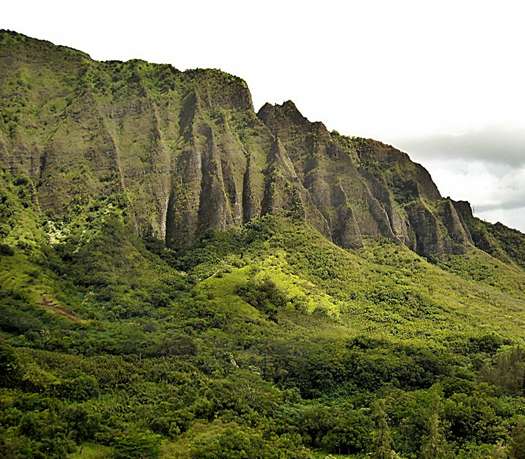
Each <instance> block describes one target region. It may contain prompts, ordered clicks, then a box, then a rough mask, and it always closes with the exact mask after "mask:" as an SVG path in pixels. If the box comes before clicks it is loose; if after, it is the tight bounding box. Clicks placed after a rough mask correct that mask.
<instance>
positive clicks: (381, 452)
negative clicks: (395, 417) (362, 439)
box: [372, 400, 397, 459]
mask: <svg viewBox="0 0 525 459" xmlns="http://www.w3.org/2000/svg"><path fill="white" fill-rule="evenodd" d="M374 418H375V422H376V429H377V430H376V440H375V448H374V452H373V454H372V457H373V458H374V459H394V458H395V457H396V456H397V454H396V453H395V451H394V450H393V449H392V436H391V435H390V428H389V426H388V418H387V415H386V412H385V401H384V400H378V401H377V402H376V404H375V406H374Z"/></svg>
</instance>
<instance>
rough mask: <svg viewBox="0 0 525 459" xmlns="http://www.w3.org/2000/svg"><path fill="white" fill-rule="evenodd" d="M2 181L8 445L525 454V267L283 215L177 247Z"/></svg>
mask: <svg viewBox="0 0 525 459" xmlns="http://www.w3.org/2000/svg"><path fill="white" fill-rule="evenodd" d="M3 180H4V185H5V186H4V188H3V190H4V191H3V195H2V196H3V198H2V201H3V207H2V215H3V222H4V225H3V227H2V231H3V235H4V236H5V237H4V241H5V242H4V245H2V258H1V264H2V272H1V275H0V287H1V292H2V293H1V295H2V301H1V305H0V307H1V308H2V313H1V314H0V321H1V322H0V326H1V329H2V345H1V365H2V387H3V388H2V389H1V396H0V400H1V401H0V407H1V410H2V411H1V413H2V414H1V417H0V419H1V427H0V428H1V430H0V435H1V444H0V445H1V446H0V448H1V451H2V452H3V453H4V456H5V457H65V456H67V455H68V454H71V455H72V456H71V457H158V456H159V455H160V457H180V458H212V457H214V458H215V457H225V458H226V457H227V458H230V457H239V458H240V457H264V458H266V457H269V458H270V457H276V458H277V457H291V458H295V457H325V456H327V455H328V454H333V455H337V454H346V455H355V456H356V457H359V456H360V455H361V456H363V455H366V454H369V453H372V454H376V456H375V457H389V456H386V455H383V456H381V455H377V454H379V453H378V451H380V450H381V448H387V449H389V450H390V449H392V450H395V451H396V452H397V454H399V456H400V457H407V458H409V457H428V458H430V457H469V458H477V457H506V456H505V455H504V453H503V451H504V450H505V451H508V452H510V451H514V453H513V454H514V456H513V457H522V456H520V454H522V452H519V451H523V449H520V448H523V446H522V437H523V433H522V432H523V427H521V416H522V415H525V400H524V399H523V398H522V396H523V377H524V368H525V365H524V364H525V355H524V354H523V351H521V350H520V347H519V346H520V345H521V344H522V342H523V339H524V335H525V332H524V328H523V321H524V320H525V289H524V285H525V273H524V272H523V271H522V270H521V269H519V268H517V267H515V266H508V265H505V264H504V263H502V262H500V261H499V260H497V259H496V258H492V257H491V256H489V255H487V254H486V253H485V252H482V251H479V250H477V249H475V248H472V250H471V251H470V252H468V253H467V254H466V255H455V256H451V257H449V258H448V259H444V260H442V261H441V262H440V264H439V265H436V264H432V263H430V262H428V261H427V260H425V259H423V258H421V257H420V256H418V255H417V254H415V253H414V252H412V251H410V250H409V249H408V248H405V247H404V246H403V245H399V244H393V243H392V242H389V241H386V240H385V241H383V242H378V241H375V240H374V241H369V242H368V243H366V244H365V246H364V247H363V248H362V249H359V250H357V251H349V250H345V249H342V248H340V247H338V246H336V245H334V244H333V243H331V242H329V241H327V240H326V239H325V238H324V237H323V236H322V235H321V234H320V233H318V232H317V231H316V230H315V229H313V228H311V227H309V226H308V225H305V224H304V223H303V222H301V221H299V220H289V219H286V218H283V217H271V216H267V217H264V218H261V219H256V220H253V221H252V222H250V223H248V224H246V225H244V226H243V227H239V228H235V229H231V230H229V231H226V232H209V233H207V234H205V235H204V236H203V237H202V238H201V239H200V240H199V241H198V242H197V243H196V244H195V245H194V246H192V247H191V248H190V249H187V250H185V251H182V252H178V253H176V252H174V251H172V250H170V249H167V248H165V246H164V244H162V242H160V241H157V240H153V239H149V240H145V241H143V240H140V239H139V238H137V237H135V236H133V232H130V231H129V227H128V224H127V223H126V217H125V215H126V209H125V208H122V207H119V204H118V201H116V200H115V199H113V200H110V199H108V200H106V201H105V202H92V203H90V204H88V205H86V206H85V207H83V208H80V209H78V211H77V214H76V215H75V216H74V217H72V218H71V219H70V220H69V221H67V222H63V224H62V226H61V227H60V228H59V227H57V226H56V225H53V224H51V223H50V222H49V221H46V219H45V218H43V217H42V215H41V214H40V213H39V212H38V210H37V209H36V210H35V208H34V206H33V205H32V204H31V202H30V198H29V197H30V190H31V185H30V183H29V182H28V181H25V180H22V179H20V178H18V179H17V178H15V177H12V176H9V175H7V174H4V177H3ZM46 241H50V242H46ZM434 449H435V451H434ZM437 450H439V451H442V453H439V454H438V453H437V452H436V451H437ZM498 451H499V452H498ZM500 453H501V454H502V455H501V456H498V455H497V454H500ZM440 454H441V455H440ZM491 454H492V456H491ZM505 454H507V453H505Z"/></svg>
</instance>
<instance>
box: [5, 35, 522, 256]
mask: <svg viewBox="0 0 525 459" xmlns="http://www.w3.org/2000/svg"><path fill="white" fill-rule="evenodd" d="M0 36H1V37H2V38H1V39H0V43H1V46H2V48H3V49H4V52H3V53H2V56H1V59H2V60H1V64H0V65H1V69H2V74H3V77H2V80H0V81H1V88H2V90H1V93H0V97H2V100H3V101H4V106H7V108H8V109H7V110H5V111H4V113H3V115H4V116H3V120H2V124H1V127H2V129H1V131H3V135H2V137H0V161H1V162H2V163H3V164H4V167H7V168H8V169H9V170H10V171H12V172H13V171H15V170H16V171H18V172H22V173H25V174H27V175H28V176H30V177H31V178H32V180H36V181H37V186H36V188H37V197H38V200H39V202H40V204H41V206H42V208H43V210H44V211H45V212H47V213H48V214H49V215H54V216H56V217H58V218H59V219H60V218H64V217H65V216H66V215H67V209H68V208H69V207H70V206H71V205H72V204H73V205H74V204H75V203H77V202H78V203H85V202H87V201H89V199H93V198H95V199H96V198H97V197H100V196H104V195H107V194H112V193H117V194H119V193H120V194H123V195H124V196H125V199H126V200H127V201H128V203H129V207H130V210H131V215H132V218H133V220H134V226H135V228H136V230H137V231H138V233H139V234H142V235H148V234H151V235H154V236H155V237H157V238H160V239H163V240H164V241H165V243H166V244H167V245H169V246H171V247H173V248H177V247H183V246H187V245H188V244H191V242H193V241H194V240H196V238H198V236H199V235H200V234H202V233H203V232H204V231H206V230H208V229H226V228H227V227H229V226H231V225H238V224H242V223H245V222H246V221H247V220H249V219H250V218H253V217H254V216H258V215H264V214H265V213H268V212H273V213H284V214H289V215H292V214H293V215H294V216H295V217H297V218H303V219H305V220H306V221H307V222H308V223H310V224H312V225H313V226H314V227H316V228H317V229H319V230H320V231H321V232H322V233H323V234H325V236H326V237H328V238H329V239H331V240H333V241H335V242H336V243H338V244H339V245H341V246H343V247H359V246H361V245H362V240H363V238H366V237H375V238H377V237H386V238H389V239H392V240H396V241H399V242H401V243H403V244H405V245H407V246H408V247H410V248H411V249H412V250H415V251H416V252H418V253H419V254H421V255H424V256H430V257H432V256H438V257H439V256H440V255H443V254H446V253H455V252H462V251H464V250H466V248H467V247H468V246H470V245H472V243H474V244H475V245H477V247H482V248H483V247H485V249H486V250H487V251H489V252H490V253H492V254H494V255H496V256H499V257H500V258H504V259H506V260H507V261H513V262H518V263H521V264H523V260H522V259H520V260H519V261H517V260H515V259H514V258H515V256H514V255H512V254H509V252H508V251H507V250H505V249H504V248H502V247H501V244H500V242H499V241H498V240H497V238H495V237H488V236H486V237H483V236H480V237H477V238H472V235H471V234H470V233H471V231H478V232H480V231H481V232H482V233H483V234H485V233H487V231H488V232H489V233H490V232H491V230H487V228H492V227H491V226H490V224H486V223H482V222H478V221H477V220H474V219H473V218H474V217H473V216H472V218H471V213H470V214H469V212H466V213H465V212H464V213H463V214H462V213H461V212H458V208H457V206H458V204H456V203H454V202H453V201H452V200H447V199H446V198H442V196H441V195H440V193H439V191H438V190H437V187H436V186H435V184H434V183H433V181H432V178H431V176H430V174H429V173H428V172H427V171H426V170H425V169H424V168H423V167H422V166H421V165H418V164H417V163H413V162H412V161H411V160H410V158H409V156H408V155H406V153H402V152H400V151H399V150H397V149H395V148H394V147H391V146H388V145H385V144H382V143H380V142H378V141H374V140H369V139H360V138H349V137H345V136H341V135H339V134H336V133H334V132H332V133H330V132H329V131H328V130H327V129H326V127H325V126H324V125H323V124H322V123H321V122H310V121H309V120H308V119H307V118H305V117H304V116H303V115H302V114H301V113H300V112H299V111H298V110H297V107H296V106H295V104H294V103H293V102H291V101H287V102H284V103H283V104H280V105H278V104H276V105H271V104H264V105H263V106H262V107H261V108H260V109H259V111H258V112H257V113H255V111H254V109H253V104H252V100H251V94H250V91H249V89H248V86H247V84H246V82H245V81H244V80H242V79H240V78H238V77H235V76H233V75H230V74H226V73H224V72H221V71H219V70H213V69H212V70H209V69H208V70H204V69H194V70H186V71H184V72H180V71H178V70H176V69H175V68H173V67H172V66H170V65H166V64H150V63H148V62H146V61H143V60H130V61H127V62H118V61H105V62H97V61H93V60H91V59H90V58H89V57H88V56H87V55H86V54H85V53H82V52H78V53H77V52H76V50H72V49H71V48H66V47H57V46H54V45H53V44H51V43H49V42H41V41H38V40H34V39H31V38H29V37H24V36H21V35H19V34H16V33H12V32H5V31H4V32H1V35H0ZM37 75H41V76H42V75H45V76H46V77H45V78H42V77H39V78H37ZM16 81H19V82H22V83H24V84H22V85H21V86H20V85H19V86H17V88H18V89H16V90H15V89H13V88H15V86H14V82H16ZM20 87H21V88H23V89H22V90H21V89H20ZM28 112H32V113H33V115H32V116H33V117H34V116H35V115H34V113H35V112H36V113H39V115H38V116H39V117H40V118H39V119H41V120H42V118H43V124H42V122H40V123H37V124H35V122H34V121H33V122H28V120H30V119H31V118H30V116H28V115H29V113H28ZM22 115H23V116H22ZM25 123H26V124H25ZM24 124H25V125H24ZM35 126H36V127H37V129H35V128H34V127H35ZM35 131H41V132H38V133H37V132H35ZM66 169H68V170H70V171H71V173H73V175H75V173H74V170H79V171H80V170H82V171H83V172H82V173H77V174H76V176H74V177H68V178H67V179H66V178H65V175H67V174H66V173H65V170H66ZM71 180H72V182H71ZM137 182H140V183H137ZM67 183H75V190H74V191H73V190H71V189H68V185H67ZM467 221H468V222H470V223H472V224H471V225H470V226H469V225H468V224H467ZM472 225H474V226H472ZM481 227H483V230H479V228H481Z"/></svg>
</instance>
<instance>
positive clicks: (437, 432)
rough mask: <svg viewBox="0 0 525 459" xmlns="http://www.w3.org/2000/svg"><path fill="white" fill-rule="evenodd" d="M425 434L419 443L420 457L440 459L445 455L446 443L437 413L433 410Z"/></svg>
mask: <svg viewBox="0 0 525 459" xmlns="http://www.w3.org/2000/svg"><path fill="white" fill-rule="evenodd" d="M427 430H428V432H427V434H426V435H425V436H424V437H423V442H422V445H421V455H420V457H421V459H441V458H445V457H447V443H446V440H445V436H444V435H443V429H442V428H441V422H440V419H439V414H438V413H437V411H434V412H433V413H432V415H431V416H430V418H429V420H428V423H427Z"/></svg>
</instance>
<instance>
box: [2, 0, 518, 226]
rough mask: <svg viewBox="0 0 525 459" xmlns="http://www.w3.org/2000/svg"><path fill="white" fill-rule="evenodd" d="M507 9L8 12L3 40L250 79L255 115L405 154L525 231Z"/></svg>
mask: <svg viewBox="0 0 525 459" xmlns="http://www.w3.org/2000/svg"><path fill="white" fill-rule="evenodd" d="M522 4H523V2H521V1H506V0H498V1H496V0H491V1H484V0H476V1H469V0H461V1H460V0H454V1H448V0H438V1H433V0H426V1H421V0H414V1H406V0H396V1H393V0H383V1H379V0H378V1H374V0H361V1H351V0H347V1H343V0H323V1H320V0H318V1H315V2H314V1H307V0H302V1H294V0H288V1H286V0H265V1H255V0H252V1H247V0H238V1H235V0H222V1H218V0H191V1H184V2H179V1H167V0H165V1H161V0H159V1H156V0H149V1H132V0H128V1H108V0H105V1H100V0H91V1H89V2H74V1H61V0H55V1H53V0H50V1H37V0H34V1H29V0H16V1H5V2H3V4H2V6H1V13H0V27H1V28H7V29H12V30H16V31H18V32H21V33H25V34H27V35H30V36H34V37H37V38H43V39H47V40H50V41H52V42H54V43H57V44H64V45H68V46H71V47H74V48H78V49H81V50H83V51H85V52H87V53H89V54H90V55H91V56H92V57H93V58H94V59H99V60H105V59H121V60H126V59H131V58H142V59H145V60H149V61H153V62H163V63H170V64H173V65H174V66H175V67H177V68H179V69H181V70H184V69H187V68H195V67H215V68H221V69H223V70H225V71H228V72H230V73H233V74H235V75H238V76H241V77H242V78H244V79H245V80H246V81H247V82H248V84H249V86H250V89H251V91H252V95H253V100H254V104H255V107H256V109H257V108H259V106H261V105H262V104H263V103H264V102H266V101H268V102H272V103H276V102H277V103H280V102H283V101H284V100H287V99H292V100H294V102H295V103H296V105H297V106H298V107H299V109H300V110H301V111H302V112H303V114H304V115H305V116H307V117H308V118H309V119H311V120H320V121H323V122H324V123H325V124H326V125H327V126H328V128H329V129H337V130H338V131H339V132H341V133H345V134H349V135H359V136H363V137H373V138H376V139H379V140H383V141H385V142H387V143H392V144H393V145H395V146H397V147H399V148H401V149H403V150H405V151H407V152H408V153H409V154H410V155H411V156H412V158H413V159H415V160H416V161H418V162H421V163H422V164H423V165H425V166H426V167H427V168H428V169H429V170H430V172H431V174H432V176H433V177H434V180H435V181H436V182H437V184H438V186H439V188H440V190H441V192H442V194H443V195H445V196H448V195H450V196H451V197H453V198H455V199H467V200H469V201H470V202H471V203H472V205H473V207H474V209H475V212H476V214H477V215H479V216H481V217H482V218H484V219H486V220H489V221H494V222H495V221H498V220H499V221H501V222H503V223H505V224H507V225H508V226H511V227H515V228H518V229H521V230H522V231H525V186H524V183H525V182H524V179H525V116H524V110H525V89H524V85H525V59H524V45H525V27H524V26H523V21H524V18H525V7H524V6H522Z"/></svg>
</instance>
